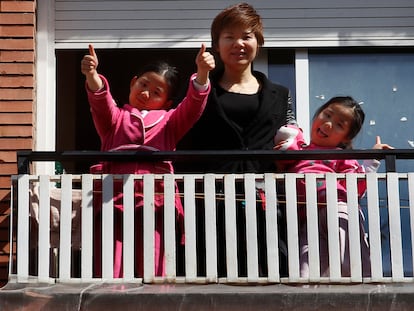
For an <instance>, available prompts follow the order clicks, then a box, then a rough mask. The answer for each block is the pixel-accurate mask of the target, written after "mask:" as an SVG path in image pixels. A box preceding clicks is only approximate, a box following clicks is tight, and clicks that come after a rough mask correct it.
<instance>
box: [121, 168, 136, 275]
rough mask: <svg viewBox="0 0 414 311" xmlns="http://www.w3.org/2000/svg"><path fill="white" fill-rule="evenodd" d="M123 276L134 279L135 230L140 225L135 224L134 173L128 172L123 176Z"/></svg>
mask: <svg viewBox="0 0 414 311" xmlns="http://www.w3.org/2000/svg"><path fill="white" fill-rule="evenodd" d="M123 192H124V196H123V204H124V212H123V215H122V216H123V217H122V218H123V222H124V223H123V245H122V260H123V272H124V274H123V278H124V280H125V281H130V280H133V279H134V270H135V260H134V259H135V234H134V232H135V230H136V229H138V228H139V227H138V225H136V224H135V216H134V214H135V202H134V198H135V196H134V194H135V193H134V175H131V174H128V175H124V177H123Z"/></svg>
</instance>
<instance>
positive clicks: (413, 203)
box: [407, 173, 414, 271]
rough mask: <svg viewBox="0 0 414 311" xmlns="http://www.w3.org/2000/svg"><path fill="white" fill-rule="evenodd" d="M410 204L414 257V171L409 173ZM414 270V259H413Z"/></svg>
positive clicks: (413, 253)
mask: <svg viewBox="0 0 414 311" xmlns="http://www.w3.org/2000/svg"><path fill="white" fill-rule="evenodd" d="M407 178H408V200H409V203H408V206H409V209H410V232H411V258H414V173H408V176H407ZM412 265H413V271H414V260H413V261H412Z"/></svg>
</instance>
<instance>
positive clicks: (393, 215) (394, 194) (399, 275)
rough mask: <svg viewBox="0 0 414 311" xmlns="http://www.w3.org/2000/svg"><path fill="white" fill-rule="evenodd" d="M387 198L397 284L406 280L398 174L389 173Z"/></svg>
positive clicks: (392, 256) (392, 257)
mask: <svg viewBox="0 0 414 311" xmlns="http://www.w3.org/2000/svg"><path fill="white" fill-rule="evenodd" d="M387 197H388V217H389V228H390V249H391V267H392V279H393V281H395V282H399V281H402V279H403V278H404V266H403V258H402V237H401V218H400V217H401V216H400V215H401V214H400V191H399V185H398V174H397V173H387Z"/></svg>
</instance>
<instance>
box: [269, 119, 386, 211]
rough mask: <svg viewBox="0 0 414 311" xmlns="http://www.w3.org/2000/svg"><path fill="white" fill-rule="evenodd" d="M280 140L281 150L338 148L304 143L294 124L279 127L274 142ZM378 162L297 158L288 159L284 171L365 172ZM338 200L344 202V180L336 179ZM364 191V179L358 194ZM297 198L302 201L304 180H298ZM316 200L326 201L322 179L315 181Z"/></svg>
mask: <svg viewBox="0 0 414 311" xmlns="http://www.w3.org/2000/svg"><path fill="white" fill-rule="evenodd" d="M281 140H286V141H287V143H286V144H284V145H283V147H282V148H281V149H282V150H333V149H339V148H332V147H322V146H318V145H315V144H312V143H311V144H309V145H306V144H305V141H304V138H303V133H302V131H301V130H300V129H299V128H297V127H295V126H285V127H282V128H281V129H280V133H277V134H276V136H275V143H277V142H278V141H281ZM379 165H380V162H379V161H377V160H366V161H364V164H363V165H361V164H360V163H359V162H358V161H357V160H354V159H342V160H324V159H322V160H298V161H289V162H287V165H286V171H287V172H289V173H322V174H324V173H365V172H374V171H377V170H378V167H379ZM337 189H338V201H340V202H346V201H347V195H346V182H345V180H340V179H338V182H337ZM365 191H366V183H365V182H364V181H359V182H358V195H359V197H362V196H363V195H364V193H365ZM297 193H298V200H299V201H300V202H303V201H304V200H305V193H306V191H305V182H304V180H299V181H298V184H297ZM317 193H318V202H319V203H325V202H326V184H325V182H324V181H319V182H318V183H317Z"/></svg>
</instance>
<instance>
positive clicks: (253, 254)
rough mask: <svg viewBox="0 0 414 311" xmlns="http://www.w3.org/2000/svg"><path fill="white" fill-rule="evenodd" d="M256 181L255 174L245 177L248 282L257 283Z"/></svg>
mask: <svg viewBox="0 0 414 311" xmlns="http://www.w3.org/2000/svg"><path fill="white" fill-rule="evenodd" d="M255 186H256V181H255V176H254V174H245V175H244V188H245V190H244V191H245V202H246V205H245V214H246V249H247V280H248V281H250V282H257V281H258V279H259V264H258V250H257V247H258V245H257V217H256V187H255Z"/></svg>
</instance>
